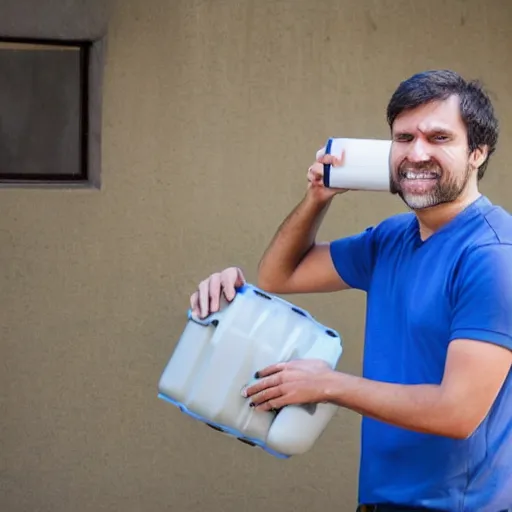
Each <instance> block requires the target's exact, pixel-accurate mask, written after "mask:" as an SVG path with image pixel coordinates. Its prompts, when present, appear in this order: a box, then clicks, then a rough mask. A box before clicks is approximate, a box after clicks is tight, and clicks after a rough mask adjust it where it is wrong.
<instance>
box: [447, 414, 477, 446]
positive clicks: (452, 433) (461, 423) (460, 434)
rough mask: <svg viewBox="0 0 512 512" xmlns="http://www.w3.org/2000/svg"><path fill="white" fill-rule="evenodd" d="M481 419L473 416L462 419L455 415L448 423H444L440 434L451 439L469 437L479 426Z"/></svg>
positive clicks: (462, 439)
mask: <svg viewBox="0 0 512 512" xmlns="http://www.w3.org/2000/svg"><path fill="white" fill-rule="evenodd" d="M480 423H481V421H480V420H475V419H474V418H467V419H463V418H461V417H460V416H459V417H455V418H454V419H453V421H451V422H450V423H449V424H447V425H444V428H443V429H442V430H443V432H441V434H442V435H444V436H446V437H449V438H451V439H457V440H460V441H464V440H466V439H469V438H470V437H471V436H472V435H473V434H474V433H475V432H476V430H477V429H478V427H479V426H480Z"/></svg>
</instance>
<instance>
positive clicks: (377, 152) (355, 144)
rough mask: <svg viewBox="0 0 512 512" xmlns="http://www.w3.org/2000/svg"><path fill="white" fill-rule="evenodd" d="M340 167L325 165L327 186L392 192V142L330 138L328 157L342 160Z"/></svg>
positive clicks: (327, 149) (326, 151) (327, 147)
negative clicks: (342, 153)
mask: <svg viewBox="0 0 512 512" xmlns="http://www.w3.org/2000/svg"><path fill="white" fill-rule="evenodd" d="M342 150H343V151H344V153H345V155H344V162H343V165H341V166H336V167H334V166H331V165H329V164H324V178H323V181H324V185H325V186H326V187H330V188H346V189H350V190H373V191H388V192H389V191H390V172H389V170H390V167H389V154H390V151H391V141H390V140H377V139H343V138H340V139H336V138H331V139H329V140H328V141H327V144H326V146H325V153H326V154H331V155H335V156H340V155H341V152H342Z"/></svg>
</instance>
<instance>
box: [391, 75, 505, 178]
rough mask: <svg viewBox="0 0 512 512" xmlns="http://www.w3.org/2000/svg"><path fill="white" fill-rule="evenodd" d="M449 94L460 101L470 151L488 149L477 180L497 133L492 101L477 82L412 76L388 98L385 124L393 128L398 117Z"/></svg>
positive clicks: (492, 149) (492, 147)
mask: <svg viewBox="0 0 512 512" xmlns="http://www.w3.org/2000/svg"><path fill="white" fill-rule="evenodd" d="M452 95H457V96H458V97H459V100H460V113H461V117H462V120H463V122H464V124H465V125H466V129H467V135H468V145H469V152H470V153H471V152H473V151H474V150H475V149H477V148H478V147H479V146H488V157H487V159H486V160H485V162H484V163H483V164H482V165H481V166H480V168H479V169H478V179H479V180H480V179H481V178H482V177H483V175H484V173H485V170H486V168H487V164H488V162H489V158H490V157H491V155H492V154H493V153H494V151H495V149H496V144H497V143H498V133H499V126H498V121H497V119H496V117H495V115H494V109H493V106H492V103H491V100H490V98H489V96H488V95H487V94H486V92H485V91H484V90H483V87H482V85H481V84H480V82H478V81H476V80H473V81H470V82H468V81H466V80H464V79H463V78H462V77H461V76H460V75H459V74H457V73H455V72H454V71H450V70H434V71H426V72H424V73H418V74H415V75H413V76H412V77H410V78H408V79H407V80H405V81H403V82H402V83H401V84H400V85H399V86H398V88H397V89H396V91H395V92H394V94H393V96H392V97H391V99H390V101H389V104H388V107H387V120H388V124H389V126H390V127H392V126H393V123H394V121H395V119H396V118H397V116H398V115H399V114H401V113H402V112H403V111H405V110H409V109H414V108H416V107H419V106H420V105H424V104H425V103H429V102H431V101H436V100H438V101H439V100H441V101H442V100H446V99H448V98H449V97H450V96H452Z"/></svg>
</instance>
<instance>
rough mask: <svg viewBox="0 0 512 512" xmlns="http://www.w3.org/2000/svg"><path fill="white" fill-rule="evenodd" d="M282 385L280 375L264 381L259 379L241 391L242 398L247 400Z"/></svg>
mask: <svg viewBox="0 0 512 512" xmlns="http://www.w3.org/2000/svg"><path fill="white" fill-rule="evenodd" d="M281 383H282V379H281V376H280V375H272V376H270V377H267V378H265V379H261V380H259V381H258V382H255V383H254V384H251V385H250V386H246V387H245V388H244V389H242V396H243V397H245V398H249V397H251V396H254V395H257V394H258V393H263V392H264V391H266V390H268V389H271V388H274V387H276V386H279V385H280V384H281Z"/></svg>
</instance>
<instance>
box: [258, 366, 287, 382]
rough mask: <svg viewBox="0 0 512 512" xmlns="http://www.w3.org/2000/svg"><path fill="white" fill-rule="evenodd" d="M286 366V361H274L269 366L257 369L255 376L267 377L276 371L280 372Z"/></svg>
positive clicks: (259, 377)
mask: <svg viewBox="0 0 512 512" xmlns="http://www.w3.org/2000/svg"><path fill="white" fill-rule="evenodd" d="M286 366H287V363H276V364H272V365H270V366H267V367H266V368H263V369H262V370H258V371H257V372H256V378H258V379H262V378H264V377H268V376H269V375H273V374H275V373H278V372H282V371H283V370H284V369H285V368H286Z"/></svg>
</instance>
